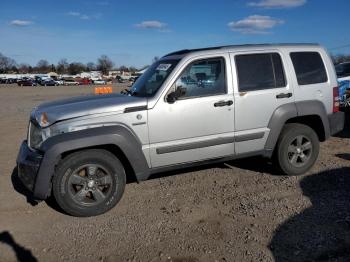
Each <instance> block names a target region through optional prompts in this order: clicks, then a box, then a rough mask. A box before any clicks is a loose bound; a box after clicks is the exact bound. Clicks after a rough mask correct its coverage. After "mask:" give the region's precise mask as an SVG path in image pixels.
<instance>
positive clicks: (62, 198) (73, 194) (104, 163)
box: [52, 149, 126, 217]
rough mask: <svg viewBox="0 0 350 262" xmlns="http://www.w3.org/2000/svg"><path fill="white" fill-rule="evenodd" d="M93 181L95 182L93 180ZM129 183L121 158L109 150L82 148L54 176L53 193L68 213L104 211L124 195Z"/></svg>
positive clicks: (91, 214)
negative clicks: (126, 185)
mask: <svg viewBox="0 0 350 262" xmlns="http://www.w3.org/2000/svg"><path fill="white" fill-rule="evenodd" d="M91 181H93V182H91ZM125 184H126V175H125V170H124V167H123V165H122V164H121V162H120V161H119V160H118V159H117V158H116V157H115V156H114V155H113V154H112V153H110V152H108V151H106V150H98V149H91V150H83V151H79V152H76V153H73V154H71V155H69V156H67V157H66V158H64V159H63V160H62V161H61V162H60V163H59V165H58V167H57V169H56V172H55V175H54V178H53V185H52V186H53V195H54V198H55V200H56V202H57V204H58V205H59V206H60V207H61V208H62V209H63V210H64V211H65V212H67V213H68V214H70V215H73V216H79V217H89V216H96V215H100V214H103V213H105V212H107V211H108V210H110V209H111V208H113V207H114V206H115V205H116V204H117V203H118V202H119V200H120V199H121V197H122V195H123V193H124V189H125Z"/></svg>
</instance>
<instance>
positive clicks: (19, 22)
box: [10, 20, 33, 26]
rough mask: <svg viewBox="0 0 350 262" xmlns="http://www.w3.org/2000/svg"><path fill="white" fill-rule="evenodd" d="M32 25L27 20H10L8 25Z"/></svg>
mask: <svg viewBox="0 0 350 262" xmlns="http://www.w3.org/2000/svg"><path fill="white" fill-rule="evenodd" d="M31 24H33V21H29V20H12V21H11V22H10V25H13V26H28V25H31Z"/></svg>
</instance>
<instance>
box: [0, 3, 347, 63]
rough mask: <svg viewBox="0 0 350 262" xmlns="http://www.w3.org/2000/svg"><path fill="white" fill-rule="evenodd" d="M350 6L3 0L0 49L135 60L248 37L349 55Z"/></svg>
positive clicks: (30, 58) (25, 54) (27, 55)
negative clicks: (319, 46) (316, 45)
mask: <svg viewBox="0 0 350 262" xmlns="http://www.w3.org/2000/svg"><path fill="white" fill-rule="evenodd" d="M349 10H350V1H349V0H332V1H331V0H216V1H213V0H200V1H199V0H198V1H197V0H196V1H195V0H192V1H191V0H187V1H186V0H177V1H170V0H163V1H158V0H149V1H147V0H144V1H141V0H133V1H112V0H97V1H92V0H71V1H64V0H60V1H49V0H46V1H42V0H37V1H29V0H28V1H18V0H12V1H2V3H1V8H0V36H1V37H0V52H1V53H3V54H4V55H6V56H9V57H11V58H14V59H15V60H16V61H17V62H18V63H22V62H25V63H29V64H32V65H35V64H36V63H37V62H38V61H39V60H40V59H46V60H48V61H49V62H50V63H57V61H58V60H59V59H61V58H66V59H68V62H74V61H79V62H84V63H87V62H90V61H92V62H95V61H96V59H97V58H98V57H99V56H100V55H102V54H106V55H108V56H109V57H110V58H111V59H112V60H113V62H114V63H115V65H116V66H120V65H127V66H136V67H141V66H143V65H146V64H149V63H150V62H151V61H152V58H153V57H154V56H162V55H164V54H165V53H167V52H171V51H175V50H178V49H184V48H198V47H208V46H214V45H229V44H244V43H278V42H318V43H320V44H322V45H324V46H326V47H327V48H329V49H330V51H331V52H333V53H347V54H348V53H350V13H349ZM344 45H348V47H345V48H339V49H334V48H335V47H339V46H344Z"/></svg>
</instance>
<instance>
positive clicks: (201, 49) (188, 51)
mask: <svg viewBox="0 0 350 262" xmlns="http://www.w3.org/2000/svg"><path fill="white" fill-rule="evenodd" d="M290 45H292V46H302V45H308V46H318V45H319V44H317V43H283V44H243V45H224V46H213V47H206V48H195V49H182V50H179V51H175V52H171V53H169V54H166V55H165V56H163V57H168V56H173V55H184V54H188V53H192V52H197V51H207V50H218V49H225V48H239V47H263V46H290Z"/></svg>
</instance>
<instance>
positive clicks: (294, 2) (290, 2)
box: [248, 0, 307, 9]
mask: <svg viewBox="0 0 350 262" xmlns="http://www.w3.org/2000/svg"><path fill="white" fill-rule="evenodd" d="M306 1H307V0H260V1H259V2H250V3H248V5H249V6H254V7H261V8H276V9H283V8H293V7H298V6H302V5H304V4H306Z"/></svg>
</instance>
